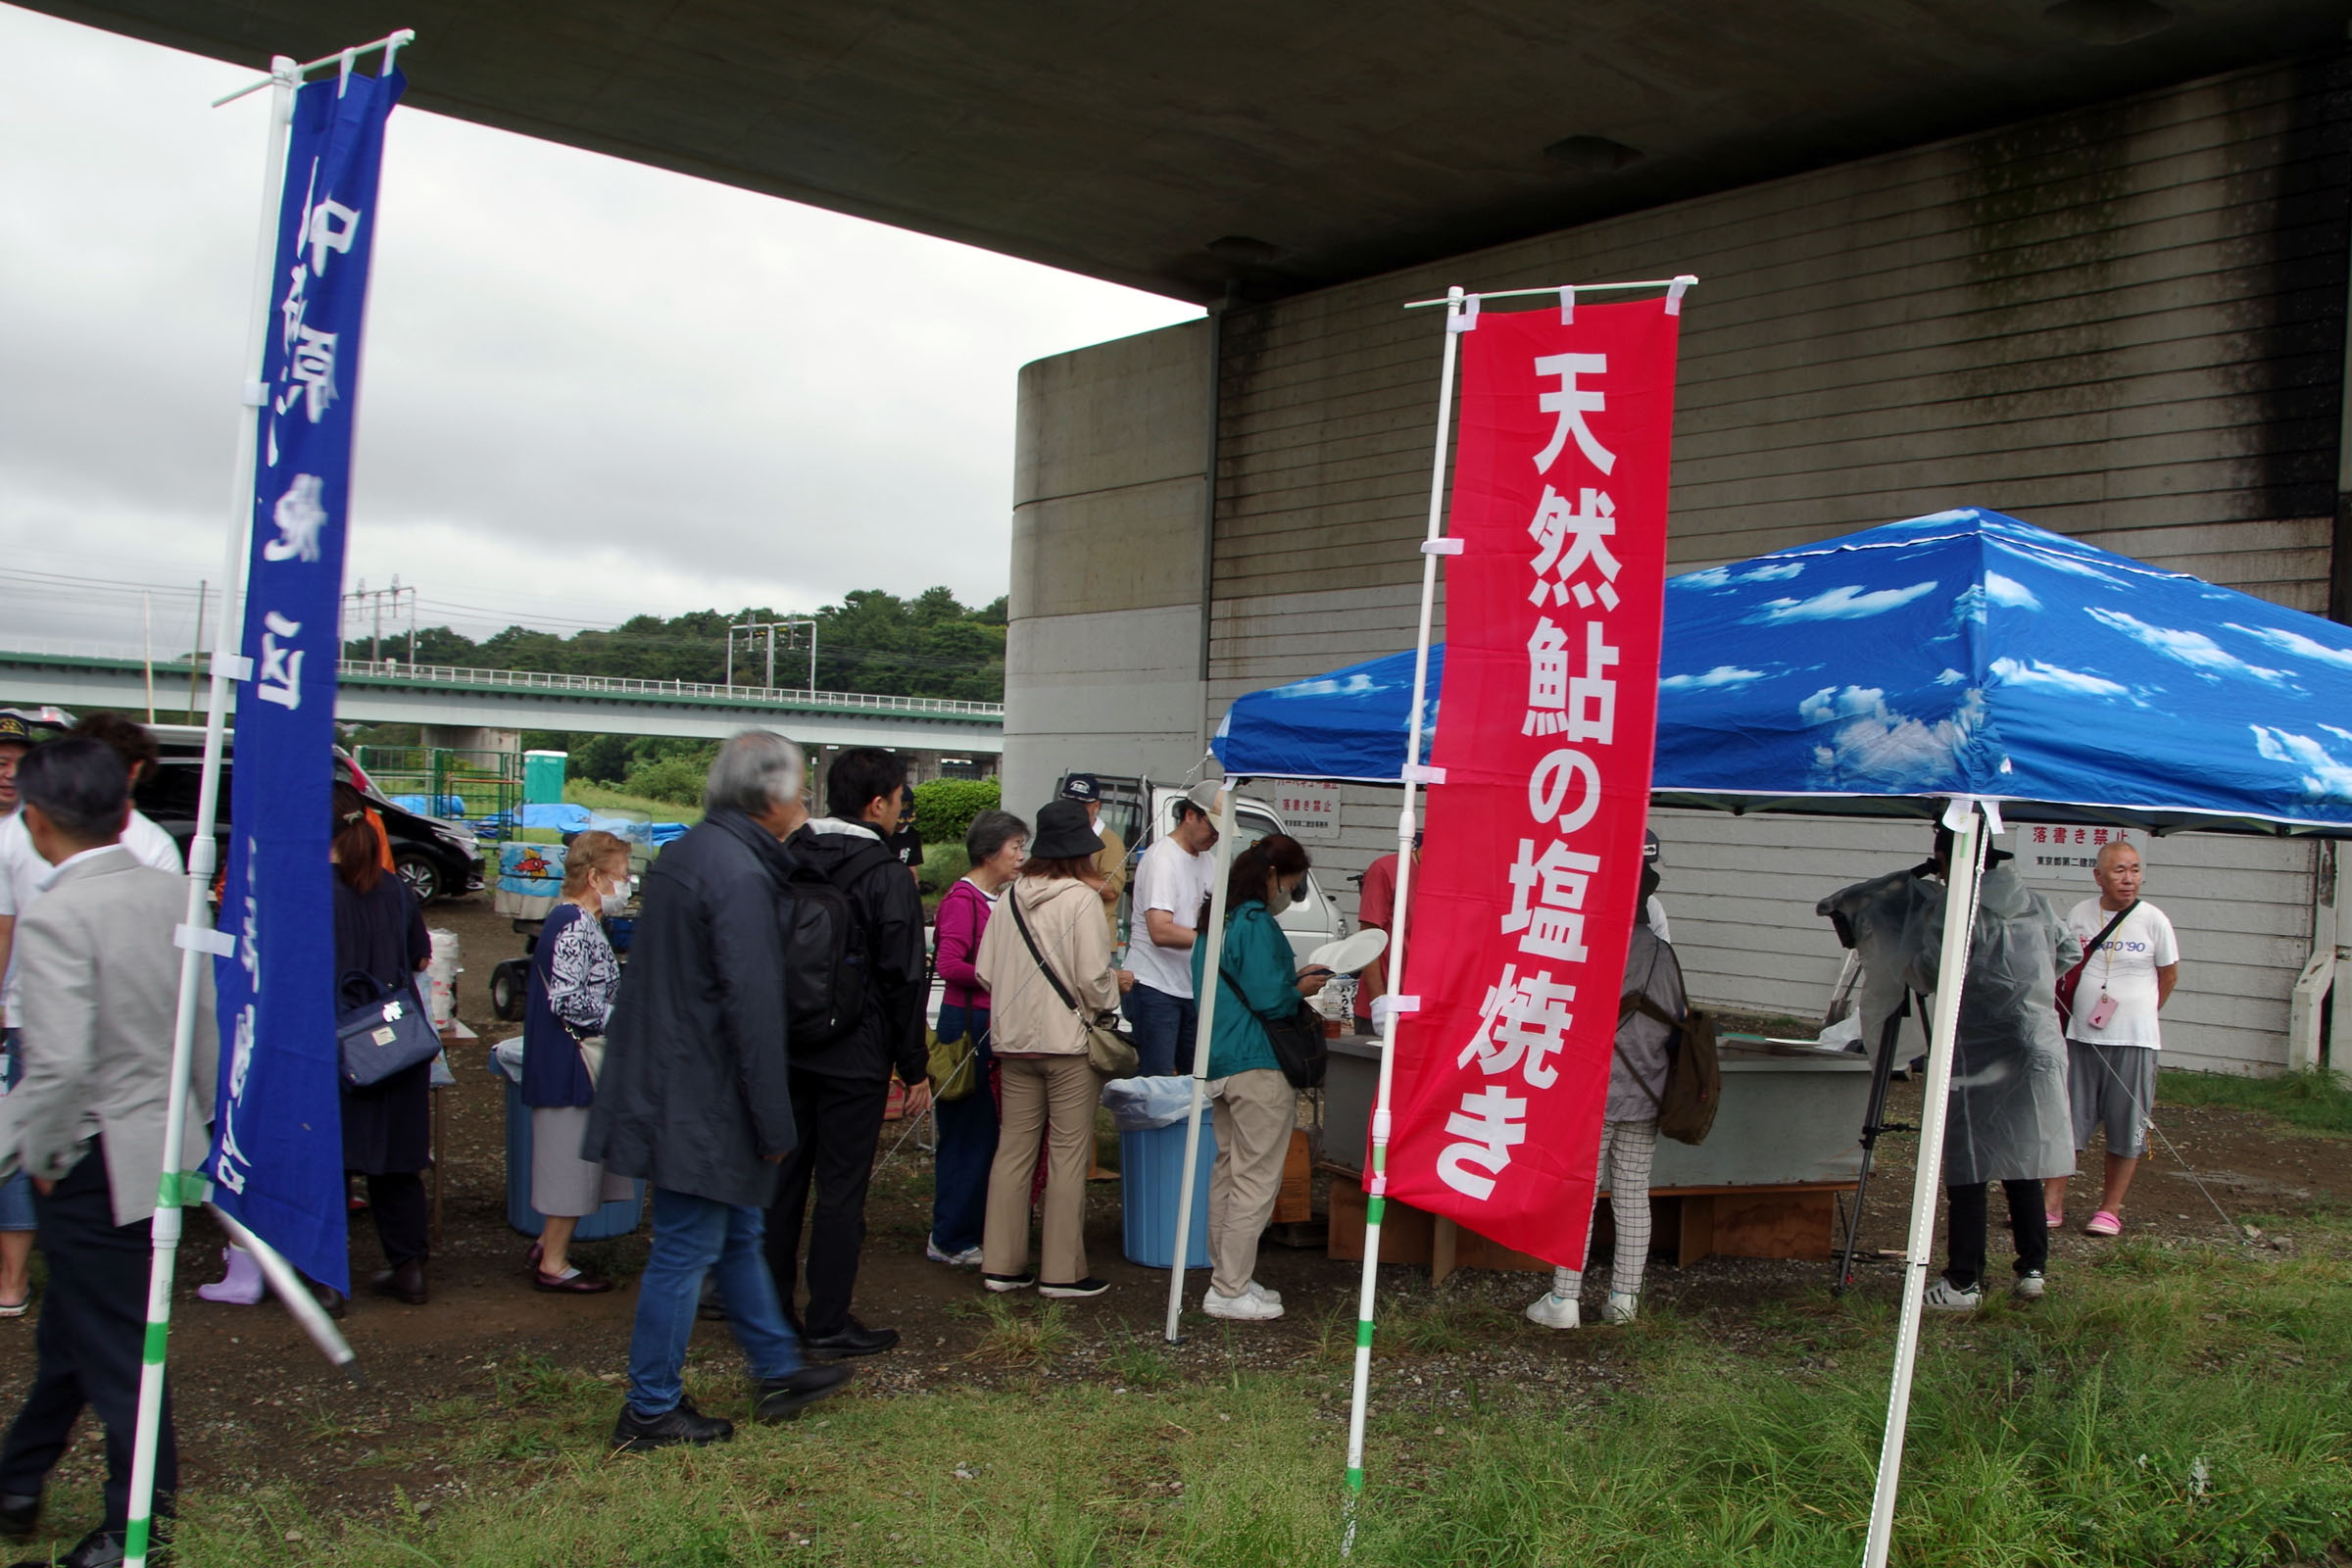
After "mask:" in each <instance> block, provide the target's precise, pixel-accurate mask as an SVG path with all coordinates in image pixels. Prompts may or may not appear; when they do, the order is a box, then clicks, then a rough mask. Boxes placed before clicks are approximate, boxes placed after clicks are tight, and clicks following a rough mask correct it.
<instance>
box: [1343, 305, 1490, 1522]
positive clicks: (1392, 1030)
mask: <svg viewBox="0 0 2352 1568" xmlns="http://www.w3.org/2000/svg"><path fill="white" fill-rule="evenodd" d="M1446 301H1447V303H1446V353H1445V359H1444V362H1443V364H1442V366H1441V367H1440V369H1439V372H1438V434H1437V454H1436V456H1435V458H1434V459H1433V460H1432V461H1431V465H1430V475H1429V526H1428V532H1427V534H1426V536H1425V537H1424V539H1423V541H1422V550H1421V620H1420V626H1419V630H1418V632H1417V633H1416V636H1415V640H1414V643H1413V709H1412V717H1411V719H1410V721H1409V723H1408V725H1407V727H1406V731H1405V743H1404V767H1403V769H1402V770H1401V771H1402V777H1403V779H1404V806H1403V808H1402V809H1399V810H1398V811H1397V898H1396V901H1395V904H1394V907H1392V908H1391V910H1390V915H1389V951H1388V954H1387V963H1388V975H1389V990H1390V993H1391V995H1401V993H1402V988H1403V986H1404V938H1405V925H1406V922H1407V919H1408V917H1409V914H1410V911H1411V909H1412V892H1413V839H1414V838H1415V836H1416V835H1417V833H1418V831H1419V828H1420V814H1419V808H1420V804H1421V792H1420V785H1421V781H1422V780H1423V779H1424V778H1426V777H1428V776H1429V775H1428V773H1427V771H1426V770H1425V769H1424V767H1423V765H1422V761H1421V737H1422V735H1423V733H1424V732H1425V726H1424V720H1425V718H1426V715H1427V714H1428V711H1429V704H1428V699H1429V643H1430V631H1431V627H1432V624H1433V622H1434V621H1435V619H1436V615H1437V602H1438V554H1439V552H1438V551H1437V550H1436V549H1435V548H1433V547H1434V546H1435V545H1436V544H1437V542H1438V540H1439V539H1440V538H1441V537H1442V536H1443V535H1444V533H1445V529H1446V442H1447V440H1448V439H1449V438H1450V437H1451V436H1452V433H1453V430H1452V426H1453V365H1454V359H1455V356H1456V351H1457V350H1458V348H1459V346H1460V343H1461V334H1462V332H1463V331H1464V330H1466V329H1467V328H1468V326H1469V325H1470V324H1471V323H1474V322H1475V321H1477V319H1478V318H1477V316H1476V315H1475V314H1473V313H1472V312H1471V311H1470V310H1468V309H1467V308H1466V307H1465V304H1464V296H1463V293H1462V290H1461V288H1460V286H1459V285H1458V284H1457V285H1456V286H1454V287H1452V288H1449V289H1447V290H1446ZM1469 303H1470V304H1471V305H1475V304H1476V303H1477V302H1476V301H1471V302H1469ZM1384 1010H1385V1012H1386V1016H1385V1018H1384V1019H1383V1021H1382V1024H1381V1030H1380V1087H1379V1090H1378V1091H1377V1092H1376V1093H1375V1095H1374V1096H1373V1100H1372V1155H1371V1167H1372V1168H1371V1172H1370V1174H1371V1177H1372V1182H1371V1186H1370V1188H1369V1189H1368V1190H1367V1193H1366V1196H1365V1199H1364V1272H1363V1277H1362V1279H1361V1280H1360V1281H1359V1283H1358V1285H1357V1289H1356V1309H1355V1372H1354V1377H1353V1380H1352V1383H1351V1385H1350V1387H1349V1391H1348V1478H1347V1479H1348V1491H1347V1496H1346V1503H1345V1512H1346V1521H1347V1522H1346V1527H1345V1530H1344V1532H1343V1534H1342V1535H1341V1537H1340V1555H1342V1556H1347V1555H1348V1554H1350V1553H1351V1552H1353V1551H1354V1550H1355V1525H1356V1518H1355V1509H1356V1504H1357V1503H1358V1502H1359V1501H1361V1500H1362V1498H1363V1495H1364V1420H1365V1416H1366V1414H1367V1407H1368V1405H1369V1402H1370V1399H1371V1393H1372V1312H1373V1302H1374V1299H1375V1297H1376V1296H1377V1295H1378V1294H1379V1290H1380V1224H1381V1220H1382V1218H1383V1217H1384V1216H1385V1215H1386V1214H1387V1212H1388V1206H1389V1200H1388V1192H1389V1095H1390V1091H1391V1088H1392V1087H1393V1086H1394V1084H1395V1083H1396V1078H1397V1010H1398V1009H1397V1006H1395V1005H1391V1006H1390V1007H1388V1008H1386V1009H1384Z"/></svg>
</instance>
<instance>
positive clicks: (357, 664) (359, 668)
mask: <svg viewBox="0 0 2352 1568" xmlns="http://www.w3.org/2000/svg"><path fill="white" fill-rule="evenodd" d="M7 641H8V643H9V644H10V646H9V647H7V648H5V649H0V659H5V658H6V657H7V656H8V655H10V654H18V655H24V656H28V657H31V658H35V659H37V658H40V657H42V656H44V655H45V656H49V657H65V658H71V659H80V660H88V661H91V662H103V663H109V664H119V665H126V666H130V667H134V668H135V667H138V666H139V665H140V664H141V663H142V661H141V659H140V656H139V653H138V651H137V650H135V649H133V650H130V651H128V652H127V653H126V652H125V651H124V650H123V648H122V647H121V646H120V645H117V644H111V643H84V642H73V641H66V640H61V639H55V638H46V637H22V636H14V635H12V636H10V637H9V638H8V639H7ZM188 663H189V655H188V654H187V653H185V652H184V651H183V652H180V653H177V654H173V655H170V656H165V655H162V654H160V653H159V654H158V655H157V657H156V659H155V661H154V667H155V671H156V674H157V676H158V677H159V678H170V679H175V680H182V681H184V680H186V679H187V678H188ZM211 664H212V661H211V659H210V658H209V657H208V658H207V659H206V660H205V662H204V664H203V665H202V666H200V667H203V668H210V667H211ZM167 672H169V673H167ZM336 672H337V674H338V675H340V676H341V677H342V678H344V679H369V680H379V681H398V682H400V683H402V684H404V685H406V684H411V683H414V684H416V685H419V686H496V687H502V688H505V689H508V690H515V689H521V690H525V691H545V692H578V693H581V694H582V695H598V696H608V697H699V698H706V699H711V698H715V699H717V700H719V701H722V702H738V703H744V704H747V705H752V706H766V707H771V708H785V707H794V706H798V707H805V708H846V709H855V710H860V711H867V712H877V713H919V714H926V715H931V716H935V717H943V718H981V719H995V720H999V721H1002V720H1003V718H1004V717H1005V705H1004V704H1003V703H967V702H959V701H957V700H956V699H953V698H946V697H889V696H883V695H880V694H877V693H874V692H826V691H809V690H805V689H803V688H799V687H786V686H776V687H769V686H721V685H716V684H713V683H711V682H709V681H694V680H643V679H639V678H637V677H635V676H629V675H571V674H562V673H557V672H553V671H548V670H537V669H472V668H469V667H467V666H466V665H462V664H411V663H408V662H403V661H396V660H389V659H387V660H382V661H376V660H368V659H346V660H344V661H342V662H340V663H339V664H338V665H337V666H336Z"/></svg>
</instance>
